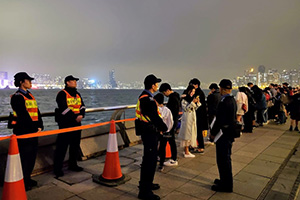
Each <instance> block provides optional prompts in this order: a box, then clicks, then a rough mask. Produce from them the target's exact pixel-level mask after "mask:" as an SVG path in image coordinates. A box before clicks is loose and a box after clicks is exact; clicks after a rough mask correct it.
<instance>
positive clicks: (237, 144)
mask: <svg viewBox="0 0 300 200" xmlns="http://www.w3.org/2000/svg"><path fill="white" fill-rule="evenodd" d="M242 137H243V136H242ZM247 144H248V143H246V142H240V141H238V140H236V142H234V143H233V145H232V152H236V151H237V150H239V149H241V148H243V147H245V146H246V145H247Z"/></svg>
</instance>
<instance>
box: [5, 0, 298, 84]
mask: <svg viewBox="0 0 300 200" xmlns="http://www.w3.org/2000/svg"><path fill="white" fill-rule="evenodd" d="M299 36H300V1H298V0H289V1H287V0H250V1H249V0H59V1H56V0H49V1H43V0H42V1H31V0H28V1H26V0H24V1H19V0H18V1H15V0H0V71H8V72H9V78H12V77H13V75H14V74H15V73H16V72H18V71H27V72H28V73H29V74H32V73H49V74H50V75H52V76H57V75H61V76H66V75H68V74H73V75H74V76H77V77H80V78H84V77H89V78H94V79H98V80H100V81H101V82H106V81H108V71H109V70H111V69H115V71H116V79H117V80H120V81H122V82H131V81H142V80H143V79H144V77H145V76H146V75H147V74H148V73H154V74H156V75H157V76H158V77H161V78H162V79H163V81H172V82H188V81H189V80H190V79H191V78H194V77H197V78H199V79H200V80H201V82H204V83H210V82H218V81H219V80H220V79H222V78H233V77H236V76H238V75H242V74H243V71H244V70H245V69H248V68H250V67H256V68H257V67H258V66H259V65H264V66H265V67H266V68H277V69H292V68H299V63H300V56H299V55H300V37H299Z"/></svg>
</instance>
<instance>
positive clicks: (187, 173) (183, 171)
mask: <svg viewBox="0 0 300 200" xmlns="http://www.w3.org/2000/svg"><path fill="white" fill-rule="evenodd" d="M200 173H201V171H198V170H193V169H190V168H186V167H184V166H181V167H176V168H175V169H173V170H171V171H169V172H168V173H167V174H168V175H170V176H177V177H182V178H186V179H193V178H195V177H196V176H198V175H199V174H200Z"/></svg>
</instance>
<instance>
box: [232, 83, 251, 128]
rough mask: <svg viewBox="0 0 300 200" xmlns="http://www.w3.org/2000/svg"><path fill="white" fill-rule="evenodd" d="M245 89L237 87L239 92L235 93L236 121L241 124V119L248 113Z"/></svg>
mask: <svg viewBox="0 0 300 200" xmlns="http://www.w3.org/2000/svg"><path fill="white" fill-rule="evenodd" d="M245 92H246V87H239V91H238V92H237V93H236V98H235V99H236V104H237V113H236V114H237V121H239V122H242V117H243V116H244V115H245V113H246V112H248V97H247V95H246V94H245Z"/></svg>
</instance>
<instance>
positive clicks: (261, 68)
mask: <svg viewBox="0 0 300 200" xmlns="http://www.w3.org/2000/svg"><path fill="white" fill-rule="evenodd" d="M258 72H259V73H265V72H266V68H265V66H263V65H260V66H259V67H258Z"/></svg>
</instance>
